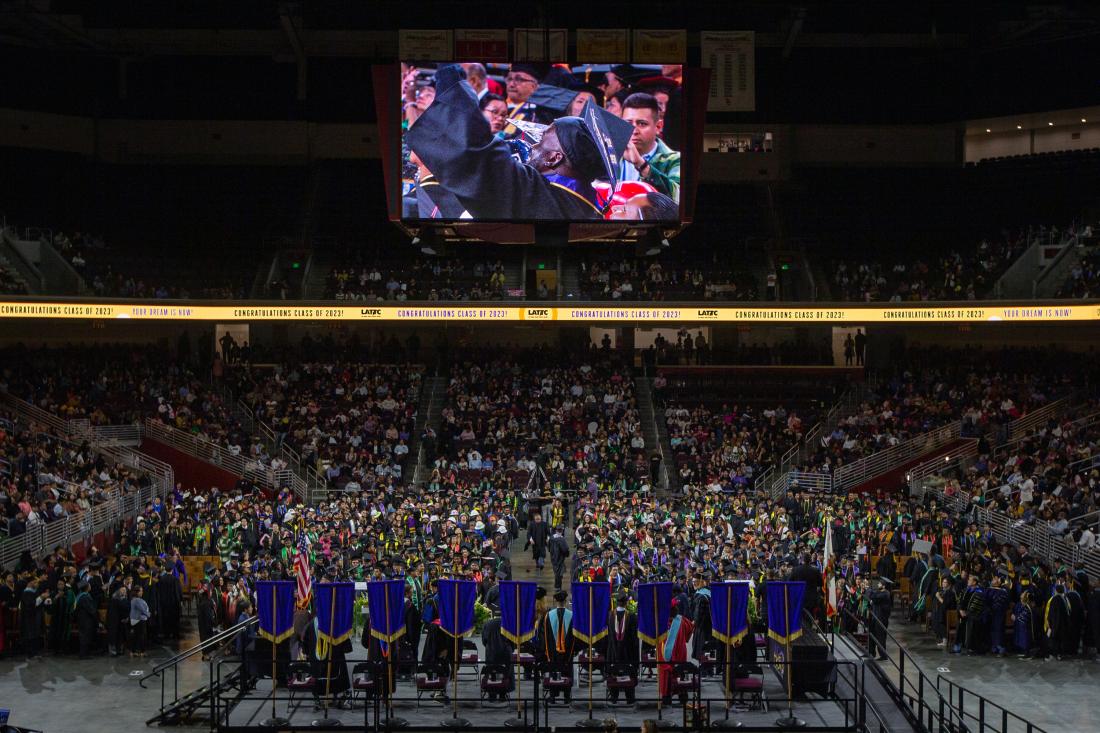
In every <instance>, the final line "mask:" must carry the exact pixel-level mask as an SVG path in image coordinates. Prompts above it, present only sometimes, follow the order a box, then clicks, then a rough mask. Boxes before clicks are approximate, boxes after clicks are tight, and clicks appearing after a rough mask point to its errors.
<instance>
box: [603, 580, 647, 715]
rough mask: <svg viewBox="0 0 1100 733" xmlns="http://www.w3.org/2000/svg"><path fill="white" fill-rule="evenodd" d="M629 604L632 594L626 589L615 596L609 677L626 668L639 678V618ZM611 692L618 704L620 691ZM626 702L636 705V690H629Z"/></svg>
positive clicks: (610, 624) (610, 627)
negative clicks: (628, 606)
mask: <svg viewBox="0 0 1100 733" xmlns="http://www.w3.org/2000/svg"><path fill="white" fill-rule="evenodd" d="M629 602H630V594H629V593H627V592H626V590H625V589H622V590H620V591H619V592H618V594H616V596H615V608H613V609H612V610H611V613H610V617H609V618H608V620H607V632H608V633H607V652H606V655H605V659H606V660H607V666H606V667H605V672H604V675H605V676H607V677H609V676H611V675H612V674H614V673H615V670H616V668H618V669H620V670H621V669H623V668H625V669H626V670H628V671H629V673H630V675H631V676H632V677H637V676H638V665H639V664H640V662H639V654H638V617H637V614H635V613H634V612H633V611H631V610H630V609H628V608H627V604H628V603H629ZM610 692H611V702H617V701H618V699H619V690H618V689H612V690H611V691H610ZM626 701H627V703H629V704H633V703H634V688H627V691H626Z"/></svg>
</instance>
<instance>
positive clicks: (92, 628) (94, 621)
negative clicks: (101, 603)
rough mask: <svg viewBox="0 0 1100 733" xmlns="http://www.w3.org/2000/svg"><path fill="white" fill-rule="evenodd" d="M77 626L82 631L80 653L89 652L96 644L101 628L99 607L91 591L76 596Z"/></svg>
mask: <svg viewBox="0 0 1100 733" xmlns="http://www.w3.org/2000/svg"><path fill="white" fill-rule="evenodd" d="M76 628H77V631H78V632H79V633H80V653H81V654H82V655H84V654H87V653H88V652H90V651H91V650H92V647H94V646H95V636H96V629H97V628H99V609H98V608H97V607H96V602H95V599H93V598H92V596H91V594H90V593H81V594H80V595H78V596H77V597H76Z"/></svg>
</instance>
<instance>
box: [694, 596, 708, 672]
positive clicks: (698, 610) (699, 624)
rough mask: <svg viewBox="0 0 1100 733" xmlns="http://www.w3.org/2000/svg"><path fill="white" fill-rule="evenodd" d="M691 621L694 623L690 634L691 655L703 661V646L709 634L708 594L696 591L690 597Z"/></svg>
mask: <svg viewBox="0 0 1100 733" xmlns="http://www.w3.org/2000/svg"><path fill="white" fill-rule="evenodd" d="M691 622H692V623H693V624H695V633H694V634H692V635H691V656H692V657H694V658H695V659H696V660H698V661H700V662H702V661H703V647H704V646H705V645H706V643H707V642H708V641H710V636H711V625H710V595H709V594H707V593H699V592H696V593H695V595H694V596H693V597H692V599H691Z"/></svg>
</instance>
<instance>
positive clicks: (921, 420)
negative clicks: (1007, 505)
mask: <svg viewBox="0 0 1100 733" xmlns="http://www.w3.org/2000/svg"><path fill="white" fill-rule="evenodd" d="M1088 362H1089V359H1088V358H1087V357H1085V356H1083V355H1080V356H1074V355H1073V354H1070V353H1067V352H1062V351H1057V350H1041V349H1002V350H1000V351H982V350H979V349H961V350H954V349H910V350H907V351H906V353H905V355H904V357H903V358H902V359H901V360H900V361H898V362H897V363H898V364H899V365H904V366H899V367H898V368H897V369H896V370H895V372H894V373H893V374H891V375H888V376H884V378H883V380H882V381H881V382H880V383H878V385H877V387H876V388H875V389H874V392H873V396H872V397H871V398H870V399H868V400H867V401H865V402H863V404H862V405H860V407H859V408H858V409H857V410H856V411H855V412H854V413H852V414H850V415H848V416H847V417H844V418H843V419H841V420H840V422H839V423H838V424H837V425H836V426H835V427H834V428H833V429H832V430H831V431H830V432H829V433H828V434H825V435H822V436H821V439H820V445H818V446H815V447H813V452H812V455H811V458H810V462H809V465H807V466H805V467H804V468H805V469H806V470H809V471H813V472H823V473H831V472H832V471H834V470H835V469H837V468H839V467H840V466H843V465H845V464H847V463H851V462H852V461H855V460H859V459H860V458H864V457H866V456H869V455H872V454H873V453H877V452H878V451H881V450H885V449H887V448H890V447H892V446H895V445H899V444H900V443H903V442H905V441H906V440H908V439H910V438H913V437H915V436H917V435H920V434H922V433H926V432H929V431H931V430H934V429H935V428H938V427H941V426H944V425H947V424H948V423H951V422H954V421H956V420H961V421H962V435H963V436H964V437H965V436H978V435H986V434H988V435H990V436H991V437H993V438H998V437H1004V436H1005V430H1006V428H1007V425H1008V424H1009V423H1010V422H1012V421H1013V420H1016V419H1018V418H1020V417H1022V416H1024V415H1026V414H1027V413H1029V412H1031V411H1032V410H1034V409H1036V408H1038V407H1041V406H1043V405H1044V404H1046V403H1047V402H1049V401H1051V400H1054V399H1057V398H1059V397H1063V396H1066V395H1068V394H1069V393H1070V392H1072V391H1073V390H1074V389H1077V388H1079V387H1080V386H1082V385H1083V384H1087V383H1088V382H1087V378H1086V375H1088V374H1089V373H1090V371H1091V368H1090V366H1089V364H1088Z"/></svg>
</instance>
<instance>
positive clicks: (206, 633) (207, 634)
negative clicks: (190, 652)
mask: <svg viewBox="0 0 1100 733" xmlns="http://www.w3.org/2000/svg"><path fill="white" fill-rule="evenodd" d="M195 615H196V617H197V620H198V624H199V641H200V642H204V641H206V640H207V639H209V638H211V637H212V636H214V627H215V626H217V624H218V616H217V611H216V610H215V609H214V601H213V600H211V599H210V590H209V589H207V588H203V589H202V592H201V593H200V594H199V603H198V608H197V609H196V611H195ZM209 657H210V653H209V652H207V653H204V654H203V655H202V658H203V659H208V658H209Z"/></svg>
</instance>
